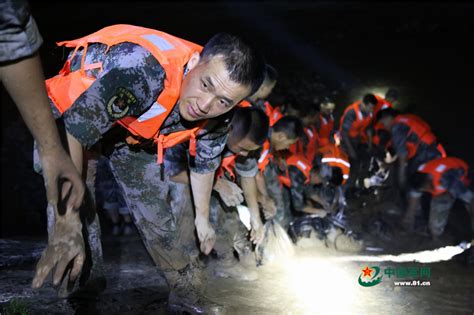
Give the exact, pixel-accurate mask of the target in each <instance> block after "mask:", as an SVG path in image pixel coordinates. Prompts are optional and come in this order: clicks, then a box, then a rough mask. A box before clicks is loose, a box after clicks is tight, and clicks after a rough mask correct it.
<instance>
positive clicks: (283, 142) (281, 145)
mask: <svg viewBox="0 0 474 315" xmlns="http://www.w3.org/2000/svg"><path fill="white" fill-rule="evenodd" d="M273 134H274V136H273V141H272V146H273V148H274V150H275V151H281V150H287V149H289V148H290V146H291V145H292V144H295V143H296V141H297V140H298V139H296V138H295V139H290V138H288V137H287V136H286V134H285V133H284V132H273Z"/></svg>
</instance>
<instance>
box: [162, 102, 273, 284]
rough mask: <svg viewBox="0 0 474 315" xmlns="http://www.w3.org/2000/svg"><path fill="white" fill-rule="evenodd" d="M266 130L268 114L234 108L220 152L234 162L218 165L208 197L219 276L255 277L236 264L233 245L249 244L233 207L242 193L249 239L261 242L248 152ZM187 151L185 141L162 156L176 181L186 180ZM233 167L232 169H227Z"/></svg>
mask: <svg viewBox="0 0 474 315" xmlns="http://www.w3.org/2000/svg"><path fill="white" fill-rule="evenodd" d="M267 130H268V118H267V117H266V115H265V114H264V113H263V112H262V111H261V110H259V109H256V108H249V107H245V108H237V109H236V112H235V113H234V117H233V119H232V122H231V130H230V132H229V137H228V140H227V144H226V148H225V150H224V153H223V154H222V157H223V160H227V159H228V158H233V159H234V163H232V164H230V165H228V166H226V167H223V166H221V168H220V169H219V173H218V177H217V179H216V182H215V184H214V188H213V189H214V190H213V195H212V197H211V209H210V217H211V222H212V223H213V225H214V226H215V227H216V230H217V239H216V245H215V248H214V249H215V251H216V253H217V257H218V263H219V264H218V266H217V268H216V269H215V270H214V274H216V275H218V276H223V277H233V278H238V279H243V280H254V279H256V273H255V272H251V271H249V270H245V269H244V268H242V267H241V266H240V265H238V264H237V261H236V260H235V257H234V254H233V250H234V249H235V250H237V252H238V253H239V254H243V253H244V252H245V249H249V248H251V246H250V243H249V242H248V241H247V234H248V232H247V231H246V230H245V228H244V226H243V224H241V223H240V220H239V218H238V215H237V209H236V208H235V207H236V206H237V205H239V204H241V203H242V202H243V201H244V196H245V201H246V203H247V205H248V207H249V208H250V213H251V233H250V236H251V237H250V241H253V242H254V243H256V244H258V243H260V242H261V240H262V239H263V235H264V231H263V224H262V222H261V219H260V213H259V208H258V203H257V195H256V184H255V175H256V174H257V172H258V166H257V161H256V159H255V157H251V156H248V155H249V152H251V151H254V150H256V149H258V148H259V147H260V145H261V143H262V142H263V141H264V140H265V138H266V134H267ZM186 153H187V144H184V143H183V144H180V145H178V146H175V147H173V148H170V149H169V150H168V151H167V154H166V156H165V163H166V167H167V169H168V170H169V174H170V175H171V176H172V179H173V180H175V181H177V182H183V183H188V182H189V176H188V174H187V171H186V165H187V162H186V161H187V159H190V157H189V156H186V155H187V154H186ZM232 165H235V166H232ZM232 168H233V170H230V169H232ZM228 170H229V171H228ZM229 172H232V173H229ZM235 177H237V178H235ZM235 179H239V181H238V183H237V184H236V183H234V181H235ZM239 186H240V187H242V188H240V187H239ZM247 254H248V253H247Z"/></svg>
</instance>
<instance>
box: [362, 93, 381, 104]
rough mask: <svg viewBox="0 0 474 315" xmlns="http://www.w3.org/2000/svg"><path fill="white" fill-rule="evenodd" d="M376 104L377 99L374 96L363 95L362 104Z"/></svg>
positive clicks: (369, 94)
mask: <svg viewBox="0 0 474 315" xmlns="http://www.w3.org/2000/svg"><path fill="white" fill-rule="evenodd" d="M377 102H378V101H377V98H376V97H375V95H374V94H371V93H368V94H365V95H364V98H363V99H362V103H364V104H365V105H368V104H373V105H374V106H375V105H377Z"/></svg>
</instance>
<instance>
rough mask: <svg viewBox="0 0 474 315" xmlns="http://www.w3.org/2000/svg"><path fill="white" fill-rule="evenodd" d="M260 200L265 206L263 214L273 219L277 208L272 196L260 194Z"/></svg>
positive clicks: (266, 217)
mask: <svg viewBox="0 0 474 315" xmlns="http://www.w3.org/2000/svg"><path fill="white" fill-rule="evenodd" d="M258 202H259V203H260V205H261V206H262V208H263V215H264V216H265V219H267V220H268V219H271V218H273V217H274V216H275V215H276V213H277V208H276V205H275V202H274V201H273V199H272V198H270V197H267V196H263V195H260V196H259V197H258Z"/></svg>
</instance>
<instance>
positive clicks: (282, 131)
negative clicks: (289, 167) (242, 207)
mask: <svg viewBox="0 0 474 315" xmlns="http://www.w3.org/2000/svg"><path fill="white" fill-rule="evenodd" d="M302 134H303V126H302V123H301V121H300V120H299V119H298V118H296V117H293V116H284V117H283V118H281V119H280V120H278V121H277V122H276V123H275V125H273V127H271V128H270V130H269V132H268V136H267V139H266V141H265V142H264V144H263V148H262V149H261V153H260V157H259V159H258V169H259V170H260V171H259V172H258V174H257V188H258V201H259V203H260V204H261V205H262V208H263V212H264V215H265V217H266V218H267V219H269V218H274V219H275V221H276V222H278V223H280V224H281V225H282V226H285V225H287V224H288V223H289V221H290V219H291V212H290V209H289V205H288V204H285V201H284V198H283V195H282V186H281V183H280V181H279V179H278V175H280V173H281V172H282V170H284V166H283V167H282V157H281V156H280V154H281V152H282V151H283V150H287V149H288V148H289V147H290V146H291V145H292V144H294V143H296V141H297V140H298V139H299V138H300V137H301V135H302Z"/></svg>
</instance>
